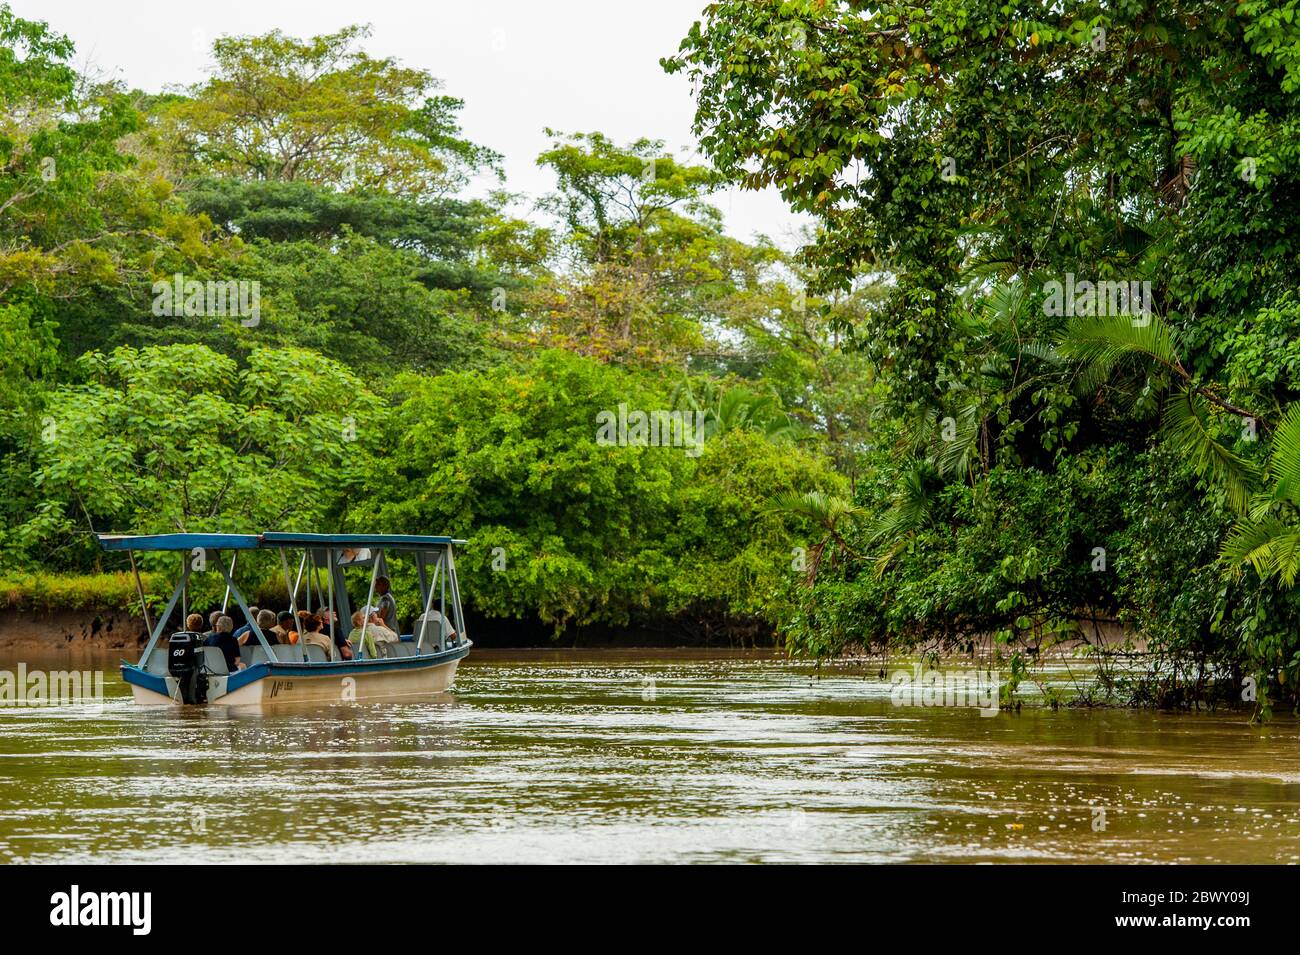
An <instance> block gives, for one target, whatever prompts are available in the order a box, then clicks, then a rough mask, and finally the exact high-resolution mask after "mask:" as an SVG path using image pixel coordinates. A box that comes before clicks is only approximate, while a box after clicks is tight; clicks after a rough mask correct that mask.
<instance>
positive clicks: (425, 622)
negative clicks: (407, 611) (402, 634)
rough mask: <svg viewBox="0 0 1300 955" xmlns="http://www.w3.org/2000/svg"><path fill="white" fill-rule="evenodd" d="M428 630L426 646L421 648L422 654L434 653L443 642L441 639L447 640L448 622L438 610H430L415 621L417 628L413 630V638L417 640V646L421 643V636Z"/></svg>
mask: <svg viewBox="0 0 1300 955" xmlns="http://www.w3.org/2000/svg"><path fill="white" fill-rule="evenodd" d="M426 628H427V629H428V631H429V632H428V634H427V635H425V637H424V646H423V647H421V648H420V652H421V653H433V652H435V651H436V650H437V649H438V646H439V644H440V643H442V642H443V641H442V640H440V639H439V638H445V635H446V633H447V620H446V618H445V617H443V615H442V614H441V613H439V612H438V611H436V610H430V611H429V612H428V613H426V614H422V615H421V616H420V617H418V618H417V619H416V621H415V626H413V627H412V628H411V631H412V632H411V636H412V637H414V638H415V642H416V644H419V642H420V635H421V634H423V633H424V631H425V629H426Z"/></svg>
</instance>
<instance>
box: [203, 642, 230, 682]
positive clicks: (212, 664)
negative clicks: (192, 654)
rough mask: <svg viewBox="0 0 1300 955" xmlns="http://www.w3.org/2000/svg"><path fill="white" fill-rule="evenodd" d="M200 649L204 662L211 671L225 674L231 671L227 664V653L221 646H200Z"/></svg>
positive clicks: (221, 674)
mask: <svg viewBox="0 0 1300 955" xmlns="http://www.w3.org/2000/svg"><path fill="white" fill-rule="evenodd" d="M199 650H200V651H202V653H203V663H204V666H206V667H207V669H208V672H209V673H213V674H216V675H217V676H225V675H226V674H228V673H229V672H230V669H229V668H228V667H227V666H226V655H225V654H224V653H222V652H221V648H220V647H199Z"/></svg>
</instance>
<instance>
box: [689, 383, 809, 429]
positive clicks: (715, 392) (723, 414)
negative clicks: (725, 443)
mask: <svg viewBox="0 0 1300 955" xmlns="http://www.w3.org/2000/svg"><path fill="white" fill-rule="evenodd" d="M672 405H673V407H674V408H678V409H681V410H685V411H694V412H697V413H699V414H701V415H703V416H704V436H705V438H706V439H709V438H713V437H716V436H717V435H719V434H725V433H726V432H728V431H736V430H747V431H757V432H758V433H759V434H761V435H763V436H764V437H765V438H767V439H768V440H770V441H789V440H793V439H794V438H795V436H796V435H797V433H798V429H797V428H796V426H795V424H794V423H793V422H792V421H791V420H790V418H789V416H788V415H787V414H786V413H785V412H784V411H782V410H781V403H780V401H779V400H778V399H777V397H776V396H775V395H764V394H758V393H756V392H754V391H751V390H750V389H748V388H745V387H744V386H741V385H737V386H734V387H731V388H722V387H720V386H719V385H717V384H716V383H714V382H712V381H707V382H705V383H704V385H703V388H702V390H701V392H700V394H698V395H697V394H696V393H695V390H694V389H693V388H692V387H691V382H690V379H685V380H683V381H682V382H681V384H679V385H678V386H677V387H676V389H674V391H673V395H672Z"/></svg>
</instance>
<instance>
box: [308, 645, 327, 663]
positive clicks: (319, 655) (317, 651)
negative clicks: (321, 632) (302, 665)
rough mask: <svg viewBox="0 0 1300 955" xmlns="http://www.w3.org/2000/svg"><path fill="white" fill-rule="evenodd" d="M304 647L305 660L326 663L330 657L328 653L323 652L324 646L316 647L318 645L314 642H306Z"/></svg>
mask: <svg viewBox="0 0 1300 955" xmlns="http://www.w3.org/2000/svg"><path fill="white" fill-rule="evenodd" d="M304 649H305V651H306V653H307V662H308V663H328V662H329V659H330V658H329V654H327V653H326V652H325V648H324V647H318V646H317V645H316V644H314V643H309V644H307V646H306V647H305V648H304Z"/></svg>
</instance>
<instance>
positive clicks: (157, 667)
mask: <svg viewBox="0 0 1300 955" xmlns="http://www.w3.org/2000/svg"><path fill="white" fill-rule="evenodd" d="M144 672H145V673H152V674H153V675H154V676H166V675H167V648H166V647H165V646H163V645H162V644H159V645H158V646H156V647H154V648H153V653H151V654H149V662H148V663H147V664H146V665H145V668H144Z"/></svg>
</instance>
